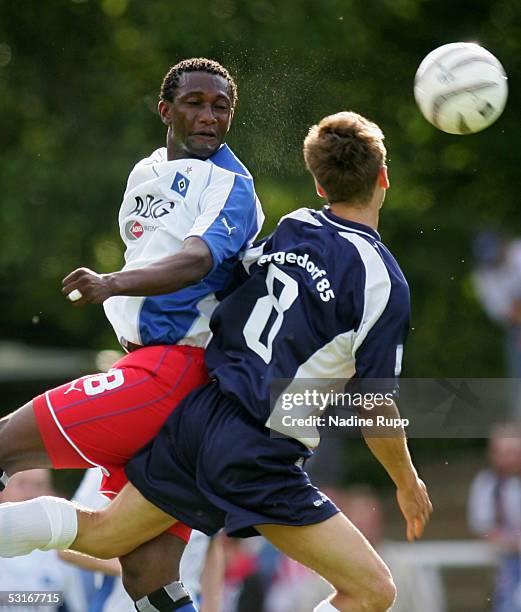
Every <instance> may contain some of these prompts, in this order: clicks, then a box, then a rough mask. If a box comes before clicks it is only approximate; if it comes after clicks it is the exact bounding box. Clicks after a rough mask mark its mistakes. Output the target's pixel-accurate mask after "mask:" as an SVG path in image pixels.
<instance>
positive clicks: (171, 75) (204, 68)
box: [159, 57, 239, 108]
mask: <svg viewBox="0 0 521 612" xmlns="http://www.w3.org/2000/svg"><path fill="white" fill-rule="evenodd" d="M185 72H209V73H210V74H217V75H219V76H221V77H223V79H226V81H227V82H228V87H229V88H230V95H231V102H232V108H233V107H234V106H235V103H236V102H237V98H238V97H239V96H238V93H237V85H236V84H235V81H234V80H233V78H232V76H231V75H230V73H229V72H228V70H226V68H225V67H224V66H221V64H219V62H216V61H215V60H211V59H207V58H206V57H192V58H190V59H185V60H183V61H182V62H179V63H178V64H176V65H175V66H172V67H171V68H170V69H169V70H168V72H167V73H166V75H165V78H164V79H163V83H162V84H161V91H160V92H159V98H160V100H165V101H167V102H173V101H174V95H175V90H176V89H177V88H178V87H179V78H180V77H181V75H182V74H183V73H185Z"/></svg>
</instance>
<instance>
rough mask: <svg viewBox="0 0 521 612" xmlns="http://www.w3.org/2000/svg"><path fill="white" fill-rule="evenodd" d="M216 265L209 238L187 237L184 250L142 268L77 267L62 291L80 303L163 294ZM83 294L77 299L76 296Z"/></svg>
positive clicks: (187, 284) (170, 291) (196, 278)
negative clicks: (103, 269) (106, 270)
mask: <svg viewBox="0 0 521 612" xmlns="http://www.w3.org/2000/svg"><path fill="white" fill-rule="evenodd" d="M212 267H213V257H212V254H211V252H210V249H209V248H208V246H207V244H206V242H205V241H204V240H202V239H201V238H198V237H194V236H192V237H190V238H187V239H186V240H185V241H184V242H183V246H182V249H181V251H179V252H178V253H175V254H174V255H170V256H168V257H164V258H163V259H160V260H158V261H155V262H154V263H152V264H150V265H148V266H145V267H143V268H137V269H135V270H124V271H121V272H112V273H110V274H97V273H96V272H94V271H92V270H89V269H88V268H78V269H77V270H74V271H73V272H71V273H70V274H69V275H68V276H66V277H65V278H64V279H63V283H62V293H63V294H64V295H65V296H71V294H72V297H70V299H72V301H73V302H74V303H75V304H77V305H83V304H101V303H102V302H104V301H105V300H106V299H108V298H109V297H112V296H114V295H131V296H139V295H143V296H146V295H162V294H165V293H172V292H173V291H178V290H179V289H183V288H184V287H188V286H189V285H193V284H195V283H197V282H198V281H200V280H201V279H202V278H204V277H205V276H206V275H207V274H208V272H209V271H210V270H211V269H212ZM75 291H77V292H79V294H81V297H78V298H77V299H76V300H74V296H78V293H74V292H75Z"/></svg>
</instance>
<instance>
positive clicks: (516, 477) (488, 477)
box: [468, 423, 521, 612]
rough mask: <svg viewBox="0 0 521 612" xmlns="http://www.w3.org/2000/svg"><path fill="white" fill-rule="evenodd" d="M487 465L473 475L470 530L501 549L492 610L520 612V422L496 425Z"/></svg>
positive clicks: (495, 611)
mask: <svg viewBox="0 0 521 612" xmlns="http://www.w3.org/2000/svg"><path fill="white" fill-rule="evenodd" d="M488 461H489V464H490V467H489V468H488V469H486V470H483V471H481V472H479V474H477V476H476V477H475V478H474V480H473V482H472V485H471V488H470V496H469V504H468V519H469V526H470V529H471V530H472V531H473V532H474V533H475V534H476V535H478V536H480V537H481V538H483V539H485V540H487V541H488V542H491V543H493V544H494V545H495V546H497V547H498V548H499V549H500V551H501V561H500V564H499V567H498V573H497V578H496V591H495V594H494V603H493V611H494V612H521V562H520V542H521V425H519V423H513V424H508V423H507V424H502V425H497V426H496V427H495V428H494V429H493V430H492V432H491V436H490V440H489V444H488Z"/></svg>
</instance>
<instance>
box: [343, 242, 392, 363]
mask: <svg viewBox="0 0 521 612" xmlns="http://www.w3.org/2000/svg"><path fill="white" fill-rule="evenodd" d="M340 236H342V238H345V239H346V240H349V242H350V243H351V244H353V245H354V246H355V247H356V249H357V250H358V253H359V255H360V258H361V260H362V262H363V264H364V267H365V289H364V314H363V317H362V324H361V325H360V328H359V329H358V331H357V332H356V334H355V341H354V344H353V355H355V354H356V351H357V350H358V347H359V346H360V345H361V344H362V342H363V341H364V340H365V338H366V336H367V334H368V333H369V332H370V331H371V329H372V328H373V326H374V324H375V323H376V322H377V321H378V319H379V318H380V317H381V316H382V313H383V311H384V310H385V308H386V306H387V302H388V301H389V297H390V295H391V279H390V278H389V272H388V271H387V268H386V267H385V264H384V262H383V261H382V258H381V257H380V255H379V253H378V251H377V250H376V249H375V247H374V246H373V245H372V244H370V243H369V242H367V240H365V239H364V238H361V237H360V236H357V235H356V234H350V233H348V232H340ZM371 238H372V239H373V240H374V238H373V236H371Z"/></svg>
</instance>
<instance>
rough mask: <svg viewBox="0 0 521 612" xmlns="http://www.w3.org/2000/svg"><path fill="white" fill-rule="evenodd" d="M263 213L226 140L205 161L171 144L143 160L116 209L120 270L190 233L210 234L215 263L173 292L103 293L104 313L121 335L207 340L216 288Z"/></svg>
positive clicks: (151, 258)
mask: <svg viewBox="0 0 521 612" xmlns="http://www.w3.org/2000/svg"><path fill="white" fill-rule="evenodd" d="M263 220H264V215H263V213H262V209H261V207H260V203H259V201H258V198H257V196H256V194H255V189H254V185H253V178H252V176H251V174H250V173H249V171H248V170H247V169H246V167H245V166H244V165H243V164H242V162H241V161H240V160H239V159H237V157H236V156H235V155H234V154H233V153H232V151H231V150H230V149H229V148H228V146H227V145H222V146H221V147H220V149H219V150H218V151H217V152H216V153H215V154H214V155H213V156H212V157H210V158H209V159H207V160H205V161H202V160H199V159H193V158H187V159H176V160H172V161H168V160H167V152H166V148H161V149H158V150H157V151H154V153H152V155H151V156H150V157H147V158H145V159H143V160H142V161H140V162H139V163H138V164H137V165H136V166H135V167H134V169H133V170H132V172H131V173H130V176H129V178H128V183H127V188H126V190H125V194H124V197H123V203H122V205H121V209H120V213H119V225H120V234H121V238H122V240H123V242H124V243H125V246H126V251H125V265H124V267H123V270H132V269H135V268H140V267H143V266H147V265H149V264H151V263H153V262H155V261H158V260H159V259H162V258H164V257H167V256H169V255H174V254H175V253H177V252H179V251H180V250H181V248H182V244H183V241H184V240H185V239H186V238H188V237H190V236H198V237H199V238H202V239H203V240H204V241H205V242H206V244H207V245H208V247H209V249H210V251H211V253H212V257H213V268H212V270H211V271H210V273H209V274H208V275H207V276H206V277H205V278H203V279H202V280H201V281H200V282H198V283H197V284H195V285H192V286H190V287H186V288H185V289H181V290H180V291H176V292H174V293H169V294H166V295H158V296H150V297H131V296H115V297H112V298H110V299H108V300H106V301H105V303H104V308H105V313H106V315H107V317H108V319H109V321H110V322H111V324H112V326H113V327H114V330H115V332H116V335H117V336H118V339H119V340H120V342H121V343H122V344H124V343H125V342H132V343H134V344H141V345H144V346H147V345H158V344H189V345H192V346H201V347H204V346H206V344H207V343H208V340H209V336H210V331H209V319H210V316H211V314H212V312H213V310H214V308H215V306H216V305H217V300H216V297H215V292H216V291H219V290H221V289H223V287H225V286H226V285H227V283H228V282H229V279H230V274H231V271H232V269H233V267H234V264H235V263H236V261H237V258H238V254H239V252H240V251H241V250H243V249H245V248H247V247H248V246H250V245H251V244H252V242H253V240H254V239H255V237H256V236H257V234H258V232H259V230H260V228H261V226H262V223H263Z"/></svg>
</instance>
